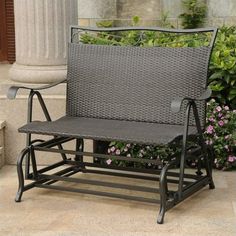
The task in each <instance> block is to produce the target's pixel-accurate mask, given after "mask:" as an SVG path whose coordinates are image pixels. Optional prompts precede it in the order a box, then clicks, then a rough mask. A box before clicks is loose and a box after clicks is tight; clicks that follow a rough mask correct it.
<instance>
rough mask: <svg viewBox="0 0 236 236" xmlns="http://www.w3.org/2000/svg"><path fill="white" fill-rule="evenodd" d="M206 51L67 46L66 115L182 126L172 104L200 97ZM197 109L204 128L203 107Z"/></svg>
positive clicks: (207, 57) (180, 118) (204, 49)
mask: <svg viewBox="0 0 236 236" xmlns="http://www.w3.org/2000/svg"><path fill="white" fill-rule="evenodd" d="M210 50H211V49H210V48H209V47H199V48H162V47H151V48H141V47H119V46H107V45H83V44H73V43H72V44H70V45H69V61H68V87H67V115H68V116H75V117H90V118H91V117H94V118H105V119H117V120H130V121H143V122H156V123H165V124H183V120H184V113H183V112H180V113H178V114H173V113H172V112H171V110H170V107H171V101H172V100H173V99H174V98H176V97H198V96H200V94H201V93H202V91H203V90H204V86H205V85H206V79H207V70H208V61H209V55H210ZM198 107H199V113H200V117H201V121H202V124H203V123H204V120H205V103H201V104H198ZM190 123H191V124H193V121H191V122H190Z"/></svg>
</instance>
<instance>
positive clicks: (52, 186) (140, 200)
mask: <svg viewBox="0 0 236 236" xmlns="http://www.w3.org/2000/svg"><path fill="white" fill-rule="evenodd" d="M35 186H36V187H38V188H46V189H54V190H60V191H67V192H75V193H85V194H91V195H96V196H103V197H112V198H120V199H127V200H134V201H139V202H149V203H160V201H159V200H156V199H151V198H145V197H137V196H128V195H124V194H118V193H109V192H100V191H95V190H87V189H75V188H70V187H61V186H54V185H43V184H35Z"/></svg>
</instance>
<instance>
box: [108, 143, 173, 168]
mask: <svg viewBox="0 0 236 236" xmlns="http://www.w3.org/2000/svg"><path fill="white" fill-rule="evenodd" d="M177 152H178V150H177V147H174V146H165V145H159V146H153V145H141V144H135V143H123V142H118V141H116V142H111V143H110V144H109V147H108V150H107V153H108V154H110V155H113V156H114V155H115V156H125V157H127V159H128V158H130V157H132V158H141V159H149V160H160V161H161V162H162V163H165V161H167V160H171V159H173V158H175V155H176V153H177ZM157 163H158V162H157ZM106 164H107V165H116V166H117V165H118V166H126V167H136V168H141V167H142V168H149V169H150V168H152V169H159V168H161V167H162V166H161V165H160V164H154V163H145V162H134V161H129V160H127V161H123V160H122V161H121V160H116V159H115V158H110V159H108V160H106Z"/></svg>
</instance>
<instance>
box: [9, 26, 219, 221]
mask: <svg viewBox="0 0 236 236" xmlns="http://www.w3.org/2000/svg"><path fill="white" fill-rule="evenodd" d="M129 31H132V32H135V33H136V35H138V36H139V38H138V39H137V42H140V40H143V39H144V38H145V32H151V33H152V34H153V35H154V34H156V36H158V35H161V33H162V34H166V35H171V34H174V35H175V36H176V35H187V38H188V36H189V35H190V34H193V37H196V35H201V34H202V35H203V36H204V37H205V38H208V39H209V43H208V44H206V43H204V45H202V46H196V45H195V46H194V47H191V46H188V47H185V46H184V47H172V46H168V45H166V46H158V45H156V46H155V45H154V46H153V47H148V46H147V47H145V45H143V46H140V45H138V44H137V46H136V45H133V46H121V45H115V44H110V45H109V44H106V45H104V44H103V45H102V43H101V44H100V45H94V44H91V43H83V41H82V40H81V39H83V35H89V34H91V35H93V37H99V36H101V32H102V33H103V34H107V35H108V34H111V35H113V36H109V37H116V36H117V37H119V35H120V34H122V33H124V32H129ZM160 32H161V33H160ZM216 34H217V30H216V29H214V28H207V29H197V30H174V29H170V30H167V29H161V28H157V27H151V28H150V27H149V28H141V27H129V28H119V27H117V28H81V27H77V26H73V27H71V37H70V42H69V46H68V74H67V79H66V80H64V81H61V82H58V83H55V84H50V85H47V86H42V87H39V88H29V87H17V86H12V87H11V88H10V89H9V91H8V98H10V99H14V98H15V96H16V94H17V91H18V90H19V89H28V90H29V98H28V120H27V124H25V125H24V126H23V127H21V128H19V132H21V133H25V134H26V147H25V148H24V149H23V150H22V152H21V153H20V154H19V157H18V161H17V173H18V178H19V189H18V192H17V195H16V202H20V201H21V197H22V194H23V192H25V191H27V190H29V189H31V188H34V187H38V188H46V189H55V190H62V191H72V192H79V193H85V194H94V195H99V196H104V197H116V198H122V199H130V200H134V201H144V202H145V201H146V202H151V203H160V212H159V215H158V219H157V222H158V223H163V220H164V215H165V212H166V211H167V210H169V209H171V208H172V207H173V206H175V205H176V204H178V203H180V202H181V201H183V200H184V199H186V198H187V197H189V196H190V195H192V194H193V193H195V192H196V191H198V190H200V189H201V188H203V187H204V186H206V185H209V187H210V188H211V189H213V188H214V183H213V179H212V170H211V153H210V151H209V150H208V148H207V146H206V145H205V141H204V135H203V130H204V125H205V109H206V100H207V99H208V98H209V97H210V96H211V91H210V90H209V89H207V87H206V84H207V73H208V64H209V58H210V56H211V52H212V48H213V45H214V41H215V37H216ZM81 35H82V36H81ZM107 38H108V37H107ZM182 38H183V37H182ZM117 42H119V40H117ZM59 83H66V86H67V92H66V113H65V116H63V117H61V118H60V119H58V120H55V121H52V120H51V117H50V115H49V112H48V110H47V107H46V104H45V102H44V100H43V97H42V95H41V93H40V91H41V90H45V89H49V88H51V87H53V86H56V85H57V84H59ZM34 97H37V99H38V101H39V103H40V105H41V107H42V111H43V113H44V115H45V117H46V121H34V120H33V118H32V117H33V99H34ZM32 134H34V137H35V135H36V134H39V135H40V137H42V135H46V136H45V137H46V138H45V140H42V139H41V138H40V139H39V138H35V139H33V138H32V137H33V136H32ZM36 136H37V135H36ZM48 137H51V138H48ZM190 137H195V139H194V140H196V146H194V147H195V148H194V149H188V147H187V142H188V140H189V138H190ZM84 139H92V140H94V141H121V142H124V143H135V144H145V145H167V144H172V143H173V142H176V140H179V143H180V145H181V150H182V151H181V155H179V157H175V155H173V157H171V158H170V159H169V160H170V161H168V162H165V163H164V164H163V162H162V161H161V160H159V159H158V158H156V159H147V158H146V159H145V158H134V157H132V156H131V157H127V156H120V155H110V154H106V153H95V152H85V151H84ZM67 142H72V143H73V142H74V149H70V150H69V149H65V146H63V145H64V144H65V143H67ZM193 150H195V151H196V150H197V151H196V153H197V156H198V157H199V158H201V159H202V160H203V165H202V166H201V165H199V166H198V170H197V172H196V173H195V170H194V171H193V172H191V173H189V172H188V173H187V171H186V170H185V169H186V160H187V159H188V157H189V156H192V155H194V153H195V152H194V151H193ZM38 152H45V153H47V152H51V153H54V154H55V155H58V158H60V160H58V162H55V163H54V164H52V165H49V166H46V167H39V166H38V165H37V158H36V153H38ZM199 153H200V154H199ZM71 156H72V157H71ZM84 156H91V157H93V158H98V159H99V158H100V159H102V160H108V159H113V160H118V161H128V162H139V163H147V164H148V163H151V164H154V165H156V166H158V168H132V167H124V166H118V165H106V162H105V161H104V162H100V163H98V162H88V161H86V160H85V158H84ZM45 158H46V156H45ZM24 161H25V162H24ZM24 163H25V171H23V164H24ZM199 163H200V162H199ZM160 166H161V167H162V168H161V169H160V168H159V167H160ZM58 167H60V168H59V170H58V169H57V170H56V168H58ZM78 172H79V173H78ZM87 173H92V175H91V176H94V175H95V176H98V175H99V176H106V175H107V176H118V177H124V178H123V180H125V179H126V180H127V178H133V179H142V181H143V180H145V181H149V182H148V184H149V185H148V186H147V185H146V186H144V185H142V186H139V185H138V182H137V185H136V184H135V185H132V184H128V182H127V181H123V182H119V183H117V182H116V181H115V182H111V181H108V179H106V178H105V180H106V181H104V180H102V181H101V180H100V179H99V180H98V179H90V178H89V179H86V178H81V175H82V176H84V175H88V174H87ZM76 174H77V175H76ZM72 175H76V176H74V177H71V176H72ZM24 179H30V180H32V182H31V183H29V184H25V182H24ZM133 181H136V180H133ZM58 182H73V183H76V184H77V186H79V187H78V188H74V187H68V185H63V183H61V184H60V185H58V184H55V183H58ZM124 182H125V183H124ZM158 182H159V188H157V186H158V184H157V183H158ZM150 183H151V184H152V186H153V187H150ZM84 185H85V186H86V185H91V187H89V188H86V187H83V186H84ZM98 186H99V188H100V189H101V186H102V188H104V189H107V188H108V189H116V192H112V191H109V190H106V191H100V190H99V191H98V189H97V187H98ZM92 187H93V188H94V189H92ZM119 189H120V190H119ZM122 189H126V190H127V189H129V190H130V191H131V190H132V191H134V192H136V194H133V195H132V194H131V195H132V196H131V195H129V194H124V192H118V193H117V191H118V190H119V191H123V190H122ZM126 193H127V192H126ZM146 193H152V194H154V195H155V194H156V195H155V196H156V198H150V197H147V196H146V195H145V194H146ZM139 194H140V195H139ZM142 194H144V195H142ZM158 196H159V197H158Z"/></svg>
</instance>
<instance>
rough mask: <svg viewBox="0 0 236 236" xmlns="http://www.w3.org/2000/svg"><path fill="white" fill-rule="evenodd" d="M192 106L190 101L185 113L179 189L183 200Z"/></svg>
mask: <svg viewBox="0 0 236 236" xmlns="http://www.w3.org/2000/svg"><path fill="white" fill-rule="evenodd" d="M191 106H192V102H191V101H190V102H189V103H188V104H187V107H186V113H185V122H184V132H183V144H182V152H181V159H180V173H179V187H178V195H179V198H181V196H182V190H183V181H184V168H185V162H186V153H187V137H188V127H189V116H190V110H191Z"/></svg>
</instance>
